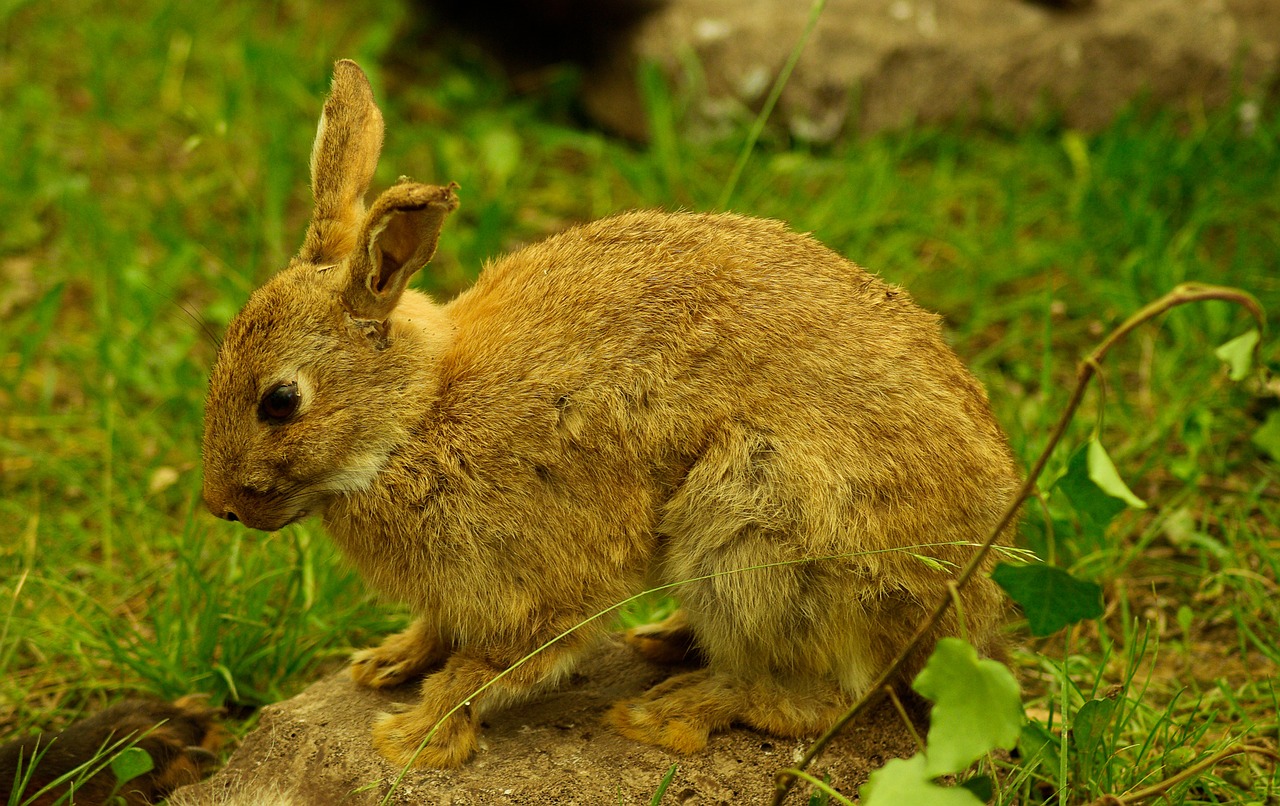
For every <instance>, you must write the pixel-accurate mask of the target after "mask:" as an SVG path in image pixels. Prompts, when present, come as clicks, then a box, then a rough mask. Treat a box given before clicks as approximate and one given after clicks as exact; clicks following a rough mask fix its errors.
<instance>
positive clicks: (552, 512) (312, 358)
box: [203, 61, 1018, 768]
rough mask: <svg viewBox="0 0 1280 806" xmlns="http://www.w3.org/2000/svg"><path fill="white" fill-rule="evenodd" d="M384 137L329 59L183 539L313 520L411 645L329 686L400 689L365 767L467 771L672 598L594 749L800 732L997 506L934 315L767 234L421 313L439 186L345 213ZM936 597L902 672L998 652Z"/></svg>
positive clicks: (993, 597) (490, 277)
mask: <svg viewBox="0 0 1280 806" xmlns="http://www.w3.org/2000/svg"><path fill="white" fill-rule="evenodd" d="M382 134H383V125H382V118H381V114H380V112H379V111H378V108H377V106H376V105H375V103H374V100H373V94H372V91H371V89H370V86H369V83H368V80H367V78H366V77H365V75H364V73H363V72H362V71H361V70H360V68H359V67H358V66H357V65H356V64H355V63H353V62H350V61H341V62H339V63H338V64H337V66H336V68H335V71H334V78H333V85H332V90H331V93H330V95H329V98H328V100H327V101H326V103H325V106H324V111H323V113H322V115H321V117H320V123H319V129H318V132H317V135H316V139H315V143H314V146H313V149H312V154H311V181H312V190H313V195H314V197H315V210H314V214H313V218H312V220H311V223H310V225H309V228H308V230H307V232H306V235H305V237H304V240H303V244H302V247H301V250H300V251H299V253H298V255H297V256H296V257H295V258H294V259H293V260H292V261H291V262H290V264H289V265H288V266H287V267H286V268H284V269H283V270H282V271H280V272H279V273H278V274H276V275H275V276H274V277H272V278H271V279H270V280H268V281H267V282H266V283H265V284H264V285H263V286H262V287H260V288H259V289H257V290H256V291H255V292H254V293H253V294H252V295H251V296H250V298H249V300H248V302H247V303H246V304H245V306H244V308H243V309H242V310H241V311H240V312H239V314H237V315H236V317H235V318H234V319H233V320H232V321H231V322H230V324H229V325H228V327H227V331H226V336H225V339H224V340H223V342H222V345H221V347H220V349H219V351H218V355H217V357H216V360H215V362H214V366H213V369H212V371H211V376H210V381H209V389H208V398H207V402H206V411H205V430H204V440H203V454H204V488H203V494H204V500H205V502H206V504H207V506H208V508H209V509H210V511H211V512H212V513H213V514H215V515H217V516H219V517H222V518H225V519H227V520H231V521H239V522H240V523H243V524H244V525H246V526H248V527H251V528H255V529H260V530H264V531H274V530H277V529H280V528H282V527H284V526H286V525H288V524H290V523H293V522H295V521H297V520H299V519H301V518H303V517H306V516H308V515H318V516H320V517H321V518H322V519H323V522H324V525H325V527H326V529H327V531H328V533H329V534H330V536H331V537H332V539H333V540H334V541H335V542H336V544H337V545H338V546H339V547H340V549H341V551H342V552H343V553H344V555H345V557H346V558H347V559H348V560H349V561H350V562H351V563H352V564H353V565H354V566H355V567H356V568H357V569H358V571H359V572H360V573H361V574H362V576H363V577H364V578H365V579H366V580H367V581H368V582H369V583H370V584H371V585H372V586H373V587H374V588H375V589H376V590H377V591H379V592H380V593H381V594H383V595H385V596H388V597H392V598H395V599H399V600H401V601H403V602H406V603H407V604H408V605H409V606H410V607H411V609H412V611H413V613H414V614H415V615H416V618H415V620H414V621H413V622H412V624H411V625H410V626H409V627H408V629H406V630H405V631H403V632H401V633H399V634H396V635H393V636H391V637H389V638H388V639H386V640H385V641H384V642H383V643H382V644H381V645H380V646H377V647H374V648H371V649H367V650H363V651H360V652H359V653H357V654H356V655H355V656H354V657H353V664H352V667H351V668H352V675H353V676H354V679H355V680H356V681H357V682H358V683H360V684H363V685H367V686H372V687H375V688H380V687H387V686H395V685H398V684H400V683H403V682H405V681H407V680H410V679H411V678H416V677H419V676H422V675H425V678H424V679H423V681H422V688H421V692H422V693H421V700H420V701H419V702H418V703H417V704H416V705H415V706H414V707H412V708H411V709H409V710H407V711H405V712H402V713H397V714H393V715H382V716H381V717H380V718H379V719H378V721H377V722H376V723H375V725H374V726H373V742H374V745H375V746H376V748H377V749H378V750H379V751H380V752H381V753H382V754H383V755H384V756H385V757H386V758H388V759H389V760H391V761H393V762H395V763H397V764H400V765H410V764H412V765H416V766H427V767H445V768H447V767H456V766H459V765H461V764H463V763H465V762H466V761H467V760H468V759H469V758H470V757H471V756H472V755H473V753H474V752H475V750H476V746H477V730H478V725H479V723H480V721H481V720H482V719H483V718H484V717H485V715H486V714H488V713H491V712H493V711H494V710H495V709H499V708H502V707H505V706H509V705H512V704H514V703H517V702H519V701H521V700H523V699H525V698H528V697H530V696H532V695H534V694H535V693H536V692H538V691H540V690H544V689H545V688H546V687H549V686H553V685H555V684H557V683H558V682H560V681H562V680H564V678H565V677H566V675H567V674H568V673H569V672H570V670H572V669H573V668H574V664H575V662H576V661H577V660H578V659H580V658H581V657H582V656H583V654H584V653H586V652H588V651H589V650H590V649H591V648H592V647H593V646H595V645H596V644H597V643H598V642H599V641H600V640H601V639H602V637H604V636H605V635H606V633H607V628H606V627H607V625H606V623H605V622H606V619H603V618H592V617H593V616H595V615H596V614H597V613H600V612H601V611H605V610H607V609H608V608H610V607H611V606H613V605H615V604H616V603H618V602H620V601H622V600H623V599H625V598H626V597H629V596H632V595H634V594H636V593H637V592H638V591H641V590H644V589H645V588H646V586H653V585H663V584H671V583H677V582H682V583H683V584H680V585H679V586H678V587H677V588H676V589H675V591H674V593H675V595H676V597H677V598H678V599H679V601H680V604H681V611H680V613H678V614H677V615H676V616H674V617H672V618H671V619H669V620H668V621H667V622H664V623H662V624H658V625H653V626H651V627H649V628H646V629H641V630H637V631H635V633H634V634H633V635H632V639H633V641H634V643H635V644H636V646H637V647H638V648H639V649H641V651H643V652H645V653H646V654H648V655H650V656H651V657H653V658H654V659H655V660H664V661H665V660H672V659H689V658H696V659H697V660H698V661H699V662H701V663H702V664H703V665H702V666H701V667H698V668H693V669H686V670H684V671H681V672H679V673H676V674H674V676H671V677H670V678H669V679H667V680H665V681H664V682H662V683H660V684H658V685H657V686H656V687H654V688H653V689H652V690H650V691H648V692H647V693H645V694H643V695H642V696H639V697H638V698H635V699H632V700H630V701H625V702H621V703H618V704H616V705H615V706H614V707H613V708H612V710H611V711H610V712H609V715H608V717H607V719H608V721H609V722H610V724H612V725H613V726H614V727H615V728H616V729H617V730H618V731H620V732H621V733H622V734H623V735H625V736H627V737H631V738H633V739H635V740H638V741H641V742H647V743H651V744H655V745H658V746H661V747H665V748H669V749H671V750H674V751H677V752H681V753H692V752H696V751H699V750H700V749H702V748H704V747H705V746H706V744H707V742H708V738H709V736H710V735H711V734H712V733H713V732H715V731H720V730H723V729H725V728H727V727H728V726H729V725H730V723H737V724H743V725H746V726H749V727H751V728H755V729H759V730H761V731H764V732H767V733H772V734H778V735H782V736H805V735H812V734H814V733H816V732H819V731H821V730H822V729H824V728H825V727H827V726H828V725H829V724H830V723H831V722H832V721H833V720H834V719H835V718H836V717H837V716H838V715H839V714H840V713H841V712H842V711H843V710H844V709H845V708H846V706H848V705H849V704H850V703H851V702H852V701H853V699H854V698H856V697H857V696H859V695H861V694H862V693H863V692H864V691H865V690H866V689H867V687H868V685H869V683H870V682H871V681H872V680H873V678H874V677H875V676H876V675H877V673H879V672H880V671H881V670H882V669H883V668H884V667H885V666H886V665H887V663H888V661H889V660H890V659H891V658H892V657H893V656H894V655H895V654H896V652H897V651H899V650H900V649H901V648H902V646H903V645H904V641H905V640H906V639H907V637H908V636H910V635H911V634H912V632H913V631H914V630H915V629H917V627H918V625H919V624H920V623H921V622H922V620H923V618H924V617H925V614H926V610H927V609H928V608H929V607H931V606H932V604H933V603H934V602H936V601H937V600H938V597H940V596H943V595H945V593H946V591H947V585H948V583H949V582H950V581H951V580H952V579H953V578H954V576H955V573H956V572H955V571H954V568H955V566H957V565H960V564H963V563H965V562H966V561H967V560H968V559H969V558H970V557H972V556H973V551H974V545H975V544H976V543H978V542H980V541H982V540H983V539H984V538H985V537H986V535H987V533H988V531H989V530H990V529H991V528H992V527H993V526H994V525H995V523H996V522H997V520H998V519H999V518H1000V516H1001V515H1002V514H1003V511H1004V510H1005V508H1006V506H1007V504H1008V503H1009V502H1010V501H1011V499H1012V498H1013V496H1014V493H1015V490H1016V488H1017V486H1018V473H1017V470H1016V468H1015V464H1014V460H1013V456H1012V452H1011V451H1010V448H1009V446H1008V442H1007V439H1006V438H1005V436H1004V434H1003V432H1002V431H1001V429H1000V427H999V426H998V425H997V423H996V421H995V419H994V417H993V415H992V413H991V411H990V407H989V404H988V400H987V396H986V393H985V391H984V390H983V388H982V386H981V385H980V384H979V383H978V382H977V381H976V380H975V379H974V378H973V376H972V375H971V374H970V373H969V372H968V371H967V370H966V369H965V368H964V366H963V365H962V364H961V363H960V361H959V359H958V358H957V357H956V356H955V355H954V353H952V351H951V350H950V349H949V348H948V347H947V346H946V345H945V344H944V342H943V339H942V336H941V332H940V326H939V318H938V317H937V316H936V315H935V314H932V313H928V312H926V311H924V310H923V309H921V308H920V307H918V306H917V305H916V304H915V303H914V302H913V301H912V300H911V299H910V297H909V296H908V294H907V293H906V292H905V291H903V290H902V289H901V288H898V287H897V286H894V285H890V284H889V283H887V282H885V281H883V280H881V279H880V278H878V277H876V276H874V275H872V274H870V273H868V272H866V271H864V270H863V269H861V268H859V267H858V266H856V265H854V264H853V263H851V262H850V261H848V260H846V259H845V258H843V257H841V256H839V255H837V254H836V253H835V252H833V251H831V250H830V249H828V248H826V247H824V246H822V245H821V244H819V243H818V242H817V241H816V240H814V239H813V238H812V237H809V236H808V235H803V234H798V233H795V232H793V231H791V230H789V229H788V228H787V226H785V225H784V224H782V223H778V222H776V221H768V220H761V219H756V218H749V217H745V216H741V215H733V214H693V213H664V212H654V211H648V212H629V213H623V214H620V215H615V216H613V217H610V218H605V219H603V220H599V221H596V222H594V223H589V224H586V225H583V226H578V227H576V228H572V229H569V230H568V231H566V232H563V233H560V234H558V235H554V236H552V237H551V238H549V239H547V240H545V241H543V242H541V243H537V244H534V245H531V246H528V247H525V248H522V249H520V250H518V251H516V252H514V253H513V254H510V255H508V256H506V257H503V258H501V259H499V260H497V261H496V262H493V263H491V264H489V265H487V266H486V267H485V268H484V269H483V271H482V272H481V273H480V275H479V278H478V279H477V280H476V282H475V283H474V285H473V286H472V287H471V288H470V289H469V290H467V291H464V292H462V293H461V294H459V295H458V296H457V297H456V298H454V299H453V300H452V301H450V302H448V303H446V304H440V303H437V302H434V301H433V300H431V299H430V298H429V297H428V296H426V295H424V294H422V293H419V292H417V291H415V290H412V289H409V288H408V285H409V281H410V278H411V277H413V275H414V274H415V273H416V272H417V271H418V270H419V269H420V268H422V267H423V266H424V265H425V264H426V263H427V262H428V261H429V260H430V259H431V257H432V255H433V253H434V251H435V248H436V244H437V240H438V237H439V235H440V231H441V228H442V226H443V224H444V221H445V219H446V217H447V216H448V215H449V214H450V213H451V212H452V211H453V210H454V209H455V208H456V207H457V205H458V198H457V190H458V187H457V186H456V185H448V186H442V187H436V186H428V185H422V184H418V183H416V182H413V181H410V180H408V179H404V178H402V179H401V180H400V181H399V182H398V183H396V184H395V185H394V186H392V187H390V188H389V189H387V190H386V191H384V192H383V193H382V194H381V195H380V196H378V198H377V199H376V201H375V202H374V203H373V206H372V208H371V209H369V210H368V211H367V212H366V211H365V210H364V207H363V204H362V197H363V196H364V194H365V192H366V189H367V187H368V185H369V183H370V180H371V177H372V175H373V172H374V167H375V165H376V163H377V159H378V153H379V151H380V148H381V142H382ZM1011 529H1012V527H1010V529H1009V530H1006V533H1005V534H1004V535H1002V538H1001V539H1002V540H1006V541H1007V540H1008V539H1009V536H1010V535H1009V532H1010V531H1011ZM922 558H925V559H922ZM928 558H932V559H928ZM762 566H763V567H762ZM960 600H961V604H962V608H961V612H962V613H963V625H962V624H961V623H960V622H959V621H957V619H956V617H955V616H954V615H952V616H948V617H947V618H946V619H945V620H944V621H943V622H942V623H941V624H940V626H939V627H938V628H937V630H936V631H935V632H936V633H937V635H934V636H933V637H932V638H931V639H930V640H927V641H925V642H924V645H923V646H921V648H920V649H919V650H918V652H916V653H915V655H914V656H913V657H912V659H911V663H909V664H908V665H907V668H906V673H907V674H912V673H914V671H915V670H918V669H919V668H920V666H921V664H922V662H923V660H924V659H925V658H926V657H927V655H928V654H929V652H930V651H931V649H932V644H933V639H936V637H937V636H940V635H947V634H959V633H961V632H963V634H964V635H965V636H966V637H967V638H968V639H969V640H970V641H971V642H973V643H974V644H975V645H976V646H977V647H978V648H979V649H980V650H981V651H984V652H986V653H987V654H991V653H993V652H997V651H998V647H999V646H1000V639H999V627H1000V622H1001V616H1002V610H1003V607H1004V604H1003V599H1002V596H1001V594H1000V593H999V591H998V589H997V588H996V586H995V585H994V583H993V582H992V581H991V580H990V579H989V578H987V577H986V575H979V576H978V577H977V578H975V579H974V580H973V581H972V583H971V584H969V585H968V586H966V587H965V589H964V590H963V591H962V592H961V593H960ZM584 622H585V623H584ZM557 638H558V640H554V642H553V639H557ZM544 645H545V647H544ZM539 648H541V650H540V651H536V652H535V650H539Z"/></svg>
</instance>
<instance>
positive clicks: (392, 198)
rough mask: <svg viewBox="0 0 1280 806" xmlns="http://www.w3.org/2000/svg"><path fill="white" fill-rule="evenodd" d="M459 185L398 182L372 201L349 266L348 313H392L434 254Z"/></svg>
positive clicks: (455, 203) (375, 316) (379, 315)
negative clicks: (371, 206) (417, 273)
mask: <svg viewBox="0 0 1280 806" xmlns="http://www.w3.org/2000/svg"><path fill="white" fill-rule="evenodd" d="M457 187H458V186H457V185H455V184H450V185H448V186H447V187H437V186H434V185H420V184H418V183H416V182H401V183H400V184H398V185H395V186H394V187H391V188H390V189H388V190H387V191H385V192H384V193H383V194H382V195H381V196H379V197H378V200H377V201H376V202H374V203H373V209H371V210H370V211H369V214H368V215H367V216H366V217H365V220H364V226H362V227H361V228H360V235H359V237H358V238H357V240H356V249H355V251H354V252H353V253H352V254H351V258H350V260H349V262H348V264H347V267H348V271H349V275H348V281H347V285H346V288H345V290H344V291H343V294H342V301H343V304H344V305H345V306H346V309H347V310H348V311H349V312H350V313H351V315H352V316H354V317H355V318H357V319H371V320H376V321H384V320H385V319H386V318H387V317H388V316H389V315H390V314H391V311H392V310H393V309H394V308H395V307H396V303H398V302H399V301H400V295H401V294H403V293H404V290H405V288H406V287H407V286H408V285H409V280H410V278H412V277H413V275H414V274H415V273H416V272H417V271H418V270H419V269H421V268H422V267H423V266H425V265H426V264H427V262H428V261H429V260H431V256H432V255H434V254H435V252H436V243H437V241H439V239H440V228H441V227H442V226H444V220H445V218H446V217H447V216H448V215H449V213H452V212H453V211H454V210H455V209H457V207H458V197H457V195H456V194H455V193H454V192H453V191H454V190H455V189H456V188H457Z"/></svg>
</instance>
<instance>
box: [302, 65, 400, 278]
mask: <svg viewBox="0 0 1280 806" xmlns="http://www.w3.org/2000/svg"><path fill="white" fill-rule="evenodd" d="M382 132H383V126H382V113H381V112H379V111H378V107H377V105H376V104H375V103H374V101H373V89H372V88H371V87H370V86H369V79H368V78H367V77H365V74H364V71H363V70H361V69H360V66H359V65H357V64H356V63H355V62H353V61H350V60H347V59H344V60H342V61H340V62H338V63H337V64H336V65H335V66H334V68H333V88H332V89H331V90H330V91H329V98H328V100H326V101H325V104H324V112H323V113H321V115H320V126H319V128H318V129H317V130H316V140H315V144H314V145H312V147H311V194H312V196H314V197H315V203H316V206H315V212H314V213H312V216H311V226H309V227H308V228H307V236H306V238H305V239H304V240H303V243H302V249H301V250H300V251H299V252H298V257H300V258H302V259H303V260H305V261H307V262H309V263H337V262H339V261H341V260H342V259H343V258H345V257H347V255H349V254H351V251H352V249H354V248H355V244H356V236H357V234H358V233H359V231H360V225H361V222H362V221H363V219H364V194H365V191H367V190H368V189H369V182H370V181H371V180H372V179H373V172H374V169H375V168H377V166H378V153H379V152H380V151H381V150H382Z"/></svg>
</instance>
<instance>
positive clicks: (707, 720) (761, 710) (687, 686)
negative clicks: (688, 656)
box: [607, 669, 849, 753]
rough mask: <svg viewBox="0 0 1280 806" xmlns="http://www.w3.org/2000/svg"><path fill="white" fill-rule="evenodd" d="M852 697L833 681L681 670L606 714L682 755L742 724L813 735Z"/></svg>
mask: <svg viewBox="0 0 1280 806" xmlns="http://www.w3.org/2000/svg"><path fill="white" fill-rule="evenodd" d="M848 702H849V698H848V696H847V695H846V694H845V693H844V692H843V691H841V690H840V688H839V687H838V686H837V685H835V684H834V683H825V682H818V681H800V682H798V683H796V684H795V686H794V687H791V686H785V685H783V684H781V682H779V681H776V680H770V679H761V680H753V681H744V680H741V679H738V678H735V677H732V676H730V675H726V674H723V673H719V674H718V673H716V672H714V671H712V670H711V669H700V670H698V671H696V672H688V673H686V674H678V675H675V676H674V677H671V678H669V679H668V680H666V681H664V682H662V683H659V684H658V685H656V686H654V687H653V688H651V689H649V691H647V692H645V693H644V694H643V695H641V696H640V697H637V698H635V699H632V700H625V701H623V702H619V703H617V704H616V705H614V706H613V708H612V709H611V710H610V712H609V715H608V717H607V719H608V721H609V723H610V724H612V725H613V726H614V727H615V728H616V729H617V730H618V731H619V732H620V733H622V735H624V736H626V737H628V738H631V739H635V740H636V741H640V742H645V743H647V744H655V745H658V746H660V747H665V748H667V749H669V750H674V751H676V752H678V753H696V752H698V751H699V750H702V749H703V748H704V747H706V745H707V740H708V738H709V737H710V735H711V734H712V733H714V732H716V731H719V730H724V729H725V728H727V727H729V725H730V724H732V723H735V722H736V723H741V724H745V725H748V726H750V727H752V728H755V729H757V730H761V731H764V732H766V733H771V734H774V735H777V736H813V735H817V734H818V733H821V732H822V731H823V730H825V729H826V728H828V727H829V726H830V725H831V724H832V723H834V722H835V720H836V719H838V718H839V717H840V715H841V714H842V713H844V710H845V707H846V706H847V705H848Z"/></svg>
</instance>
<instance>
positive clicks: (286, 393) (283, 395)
mask: <svg viewBox="0 0 1280 806" xmlns="http://www.w3.org/2000/svg"><path fill="white" fill-rule="evenodd" d="M300 402H302V398H301V397H300V396H299V395H298V382H297V381H294V382H293V383H282V384H278V385H276V386H273V387H272V388H271V391H270V392H267V393H266V394H265V395H263V396H262V402H261V403H259V404H258V419H259V420H262V421H264V422H268V423H282V422H284V421H285V420H287V419H289V418H290V417H292V416H293V415H294V414H295V413H296V412H297V411H298V404H299V403H300Z"/></svg>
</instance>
